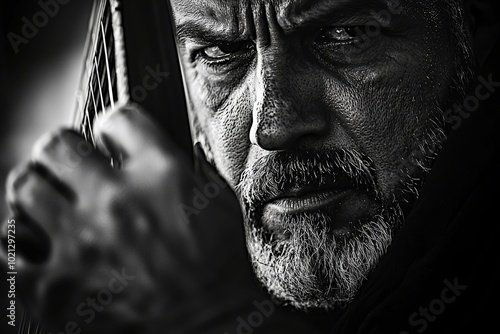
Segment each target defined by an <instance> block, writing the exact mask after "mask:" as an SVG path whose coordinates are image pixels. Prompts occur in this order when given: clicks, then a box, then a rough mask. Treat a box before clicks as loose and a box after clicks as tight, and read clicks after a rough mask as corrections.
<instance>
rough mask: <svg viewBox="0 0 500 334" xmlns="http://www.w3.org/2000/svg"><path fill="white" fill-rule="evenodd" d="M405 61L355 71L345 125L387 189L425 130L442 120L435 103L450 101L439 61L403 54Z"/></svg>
mask: <svg viewBox="0 0 500 334" xmlns="http://www.w3.org/2000/svg"><path fill="white" fill-rule="evenodd" d="M398 59H399V60H400V61H401V60H403V59H404V61H403V62H402V63H400V64H399V65H394V64H392V66H386V67H383V66H380V67H379V68H378V69H376V70H374V68H373V67H372V68H371V69H370V70H369V71H368V70H366V71H364V70H360V71H359V72H358V73H351V75H354V76H355V77H356V78H363V79H362V80H358V81H357V83H356V85H352V86H355V87H356V89H354V88H353V89H352V90H353V93H352V95H354V96H355V98H354V102H353V104H352V106H351V108H350V111H349V112H347V113H346V118H345V119H346V124H347V128H349V130H350V132H351V134H352V137H353V138H355V139H356V141H357V145H358V146H360V147H361V148H362V150H363V151H364V152H365V153H366V154H367V155H368V156H369V157H370V158H371V159H372V160H373V162H374V165H375V169H376V172H377V178H378V181H379V185H380V187H381V188H382V190H383V191H385V192H386V193H389V192H390V191H391V190H393V189H394V188H395V187H396V186H397V184H398V182H399V181H400V179H401V177H402V175H403V174H402V173H401V169H402V168H403V166H407V164H408V161H409V160H410V154H411V153H412V152H414V151H415V150H416V148H417V147H418V146H419V145H420V144H421V140H420V139H421V137H422V134H423V133H424V132H425V131H424V129H428V128H429V126H431V123H430V122H431V121H434V120H436V118H439V117H440V115H439V111H438V108H437V106H442V105H443V103H445V101H447V91H448V90H447V89H446V88H445V87H447V86H449V85H450V84H451V80H450V75H448V76H446V75H443V74H442V73H440V72H441V71H436V70H434V68H435V67H436V62H434V61H431V59H428V61H426V62H422V61H421V60H418V54H416V55H415V57H408V56H406V57H405V56H403V55H400V56H398Z"/></svg>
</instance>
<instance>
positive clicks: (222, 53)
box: [201, 41, 251, 61]
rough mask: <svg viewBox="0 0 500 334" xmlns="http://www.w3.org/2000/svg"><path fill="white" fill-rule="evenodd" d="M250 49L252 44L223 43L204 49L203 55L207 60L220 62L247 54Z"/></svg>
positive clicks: (243, 42)
mask: <svg viewBox="0 0 500 334" xmlns="http://www.w3.org/2000/svg"><path fill="white" fill-rule="evenodd" d="M250 47H251V45H250V43H249V42H246V41H241V42H228V43H221V44H218V45H213V46H209V47H207V48H204V49H203V50H202V51H201V54H202V56H203V57H204V58H205V59H207V60H212V61H220V60H225V59H228V58H230V57H232V56H234V55H236V54H239V53H242V52H245V51H246V50H248V49H250Z"/></svg>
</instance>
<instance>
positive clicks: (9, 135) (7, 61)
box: [0, 0, 500, 333]
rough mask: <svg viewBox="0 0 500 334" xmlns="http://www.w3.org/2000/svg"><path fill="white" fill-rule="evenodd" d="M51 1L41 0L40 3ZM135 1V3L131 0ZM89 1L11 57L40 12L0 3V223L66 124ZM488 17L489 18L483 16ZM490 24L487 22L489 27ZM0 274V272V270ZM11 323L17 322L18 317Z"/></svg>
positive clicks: (490, 38)
mask: <svg viewBox="0 0 500 334" xmlns="http://www.w3.org/2000/svg"><path fill="white" fill-rule="evenodd" d="M53 1H55V0H42V2H43V3H47V2H53ZM137 1H140V0H137ZM91 2H92V1H90V0H69V2H68V3H67V4H64V5H60V6H59V12H58V13H57V14H56V15H55V16H54V17H52V18H49V20H48V22H47V24H46V25H44V26H43V27H40V28H38V30H39V31H38V33H37V34H36V36H34V37H33V38H30V39H29V42H28V43H27V44H21V45H19V52H17V53H16V52H15V50H14V48H13V46H12V45H11V42H10V41H9V39H8V35H9V33H14V34H17V35H19V36H22V29H23V25H24V23H23V21H22V19H23V17H26V19H27V20H28V21H30V22H32V21H33V15H35V14H36V13H38V12H39V11H41V10H42V8H41V6H40V5H39V0H16V1H15V0H9V1H7V0H0V35H1V36H2V42H1V43H0V110H1V113H0V116H1V118H0V119H1V121H0V154H1V155H0V219H1V220H5V219H7V217H8V215H9V213H8V211H7V208H6V204H5V203H4V201H3V198H4V195H5V191H4V189H5V187H4V184H5V179H6V176H7V174H8V171H9V170H10V169H11V168H13V167H14V166H16V165H17V164H19V163H20V162H22V161H24V160H26V159H27V158H28V157H29V152H30V150H31V147H32V145H33V143H34V142H35V141H36V140H37V139H38V138H39V137H40V136H41V135H43V134H44V133H46V132H50V131H52V130H54V129H57V128H58V127H60V126H68V125H70V120H71V115H72V111H73V107H74V100H75V98H74V96H75V90H76V88H77V84H78V79H79V75H80V72H81V64H82V60H83V50H84V47H85V37H86V33H87V24H88V18H89V15H90V7H91ZM488 2H490V3H491V4H495V6H496V8H497V10H496V11H495V10H491V9H489V8H488V9H485V10H484V13H485V15H484V16H483V18H482V20H483V23H484V24H485V27H484V28H481V29H486V28H487V29H488V31H489V32H488V33H485V34H482V36H483V37H482V41H481V45H482V47H481V48H480V49H479V55H480V56H481V58H484V57H485V56H486V55H487V54H488V53H489V50H490V48H491V46H492V45H493V42H494V41H495V38H496V36H497V34H498V31H499V30H498V29H495V30H493V31H495V32H496V33H495V34H492V33H491V32H490V31H491V30H490V28H491V25H493V24H496V26H497V27H498V26H499V25H498V20H495V19H496V18H498V16H497V13H498V6H499V4H500V1H498V0H494V1H486V0H485V1H477V3H478V4H479V6H480V7H481V6H482V5H481V3H483V4H484V5H483V6H487V3H488ZM488 16H490V17H488ZM490 21H491V22H495V21H496V22H495V23H491V24H490V23H489V22H490ZM2 270H3V269H2ZM0 277H1V278H2V284H0V300H1V301H2V303H1V305H0V309H1V310H2V311H1V312H0V333H17V329H15V330H12V329H11V328H9V327H7V326H6V323H7V319H6V317H5V313H4V312H5V309H6V307H4V305H5V300H6V289H5V288H4V286H3V284H4V274H0ZM17 320H18V321H19V320H20V314H18V318H17Z"/></svg>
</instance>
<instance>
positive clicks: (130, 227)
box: [7, 106, 259, 333]
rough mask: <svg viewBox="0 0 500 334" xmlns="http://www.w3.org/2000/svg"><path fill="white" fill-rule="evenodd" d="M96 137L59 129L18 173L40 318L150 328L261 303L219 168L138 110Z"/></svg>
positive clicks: (25, 277) (24, 258) (20, 214)
mask: <svg viewBox="0 0 500 334" xmlns="http://www.w3.org/2000/svg"><path fill="white" fill-rule="evenodd" d="M95 139H96V142H97V148H95V149H94V148H93V147H92V146H91V145H90V144H88V143H87V142H86V141H84V139H83V138H82V137H81V136H80V135H79V134H77V133H75V132H74V131H71V130H63V131H60V132H58V133H56V134H53V135H51V136H49V137H47V138H45V139H42V140H41V141H40V142H39V143H38V144H37V145H36V146H35V148H34V150H33V156H32V160H31V162H29V163H27V164H26V165H24V166H21V167H20V168H18V169H17V170H15V171H14V172H12V173H11V175H10V177H9V180H8V185H7V192H8V195H7V197H8V198H7V199H8V201H9V203H10V206H11V209H12V211H13V213H14V214H15V217H16V226H17V236H16V238H17V240H18V241H17V244H18V247H17V251H18V252H17V263H16V266H17V271H18V276H17V284H18V289H19V290H20V291H21V292H22V293H23V297H24V298H25V299H26V301H27V303H28V304H29V305H30V307H31V309H32V312H33V314H34V315H35V316H36V317H38V318H40V319H42V320H43V321H44V324H45V325H47V326H48V327H49V328H51V329H54V330H57V331H62V332H68V331H71V332H78V331H77V330H78V329H83V332H87V331H88V332H92V333H101V332H102V333H105V332H106V333H112V332H120V328H128V329H130V328H132V327H131V326H136V327H138V328H141V330H142V332H146V331H145V330H144V328H145V327H144V326H146V325H145V324H147V323H148V322H154V321H156V320H155V319H159V320H160V322H161V323H162V329H164V330H167V329H169V328H177V330H178V329H179V326H180V327H182V326H186V323H188V322H193V321H195V319H194V318H196V313H197V312H202V311H203V312H205V315H207V310H210V309H213V312H224V311H225V310H224V308H226V307H229V308H234V307H237V306H238V305H240V304H244V303H248V302H249V301H251V300H253V299H252V298H254V297H255V296H256V295H257V294H258V293H259V292H258V288H257V286H256V284H255V283H254V281H253V276H252V274H251V268H250V265H249V261H248V258H247V253H246V249H245V246H244V245H245V242H244V236H243V227H242V226H243V224H242V222H241V212H240V208H239V205H238V203H237V200H236V198H235V196H234V194H233V193H232V192H231V191H230V189H229V187H228V186H226V184H225V183H224V182H223V181H222V179H220V178H219V177H218V176H217V175H216V174H215V171H214V170H212V169H211V166H209V165H208V164H206V163H203V162H202V168H201V169H202V170H204V171H205V173H204V174H205V176H207V177H206V178H204V177H200V176H195V175H194V172H193V170H192V168H191V167H190V166H188V164H187V163H185V161H184V159H183V157H182V154H181V152H179V151H178V149H177V148H176V147H175V146H174V145H173V144H172V143H171V142H169V140H168V139H167V138H166V137H164V136H163V135H162V133H161V131H160V130H159V129H158V128H157V127H156V126H155V124H154V123H153V122H152V121H151V120H150V119H149V118H148V117H146V115H145V114H144V113H143V112H141V111H139V110H137V109H135V108H134V107H131V106H127V107H123V108H121V109H118V110H116V111H113V112H111V113H108V114H107V115H105V116H102V117H101V119H100V120H99V121H98V122H97V123H96V125H95ZM110 158H114V159H115V160H116V159H117V160H119V161H120V162H121V167H120V168H113V167H111V165H110V163H109V161H110ZM202 174H203V173H202ZM207 174H208V175H207ZM207 192H208V194H207ZM203 193H206V194H207V196H205V197H204V198H203V196H201V195H200V194H203ZM196 194H198V195H196ZM195 196H198V198H195ZM195 200H198V201H200V200H202V202H203V203H202V205H200V203H198V205H196V203H194V202H193V201H195ZM217 305H220V307H219V309H218V306H217ZM193 315H194V317H192V316H193ZM180 319H183V321H181V320H180ZM179 321H181V322H183V323H179ZM176 326H177V327H176ZM141 330H139V332H141ZM180 332H182V331H180Z"/></svg>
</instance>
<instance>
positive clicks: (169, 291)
mask: <svg viewBox="0 0 500 334" xmlns="http://www.w3.org/2000/svg"><path fill="white" fill-rule="evenodd" d="M384 2H385V1H380V4H379V2H378V1H363V0H339V1H331V0H317V1H305V0H297V1H286V0H279V1H271V2H265V3H266V4H265V5H263V3H264V2H260V1H249V0H239V1H238V0H220V1H219V0H210V1H209V0H203V1H200V0H196V1H195V0H174V1H172V4H173V9H174V13H175V16H176V23H177V27H178V30H179V37H180V41H181V56H182V60H183V65H184V68H185V72H186V77H187V80H188V88H189V90H190V93H191V100H190V102H191V106H192V110H193V114H192V119H193V130H194V133H195V139H196V141H198V142H200V143H201V145H202V147H203V149H204V151H205V154H206V156H207V159H208V160H209V161H210V162H211V163H212V164H213V165H214V166H215V167H216V169H217V171H218V172H219V173H220V175H222V177H223V178H224V179H225V180H226V181H227V183H228V184H229V186H230V188H232V189H233V190H235V192H236V195H237V197H238V199H239V201H240V204H241V205H242V207H243V213H244V214H245V216H247V218H248V217H250V216H251V215H250V214H251V213H252V212H250V211H251V209H252V203H249V202H248V198H245V197H244V192H243V191H242V189H245V187H246V186H249V184H242V179H244V175H245V173H246V174H249V175H251V174H252V170H253V169H255V166H257V165H258V163H259V162H260V161H268V162H269V163H272V162H273V161H274V160H276V159H275V158H276V157H278V155H279V154H281V153H283V154H288V153H289V154H290V157H292V158H293V157H294V156H295V155H298V154H299V153H300V152H324V151H328V152H336V151H340V150H345V151H349V152H358V153H359V154H360V155H361V156H362V157H363V161H365V162H366V164H367V166H366V167H367V170H369V172H367V175H368V174H369V175H370V177H371V179H370V180H371V182H369V184H370V186H369V187H368V188H369V189H362V188H363V187H360V188H359V189H358V188H356V189H355V191H354V195H352V196H350V197H349V198H346V199H345V201H344V203H347V204H348V205H339V209H337V210H336V211H335V215H334V218H335V219H333V223H332V224H333V225H331V226H324V225H323V226H322V228H323V229H324V230H325V231H327V232H328V233H327V234H328V237H329V238H330V237H331V234H333V235H337V236H341V237H343V238H344V239H345V240H348V239H349V238H350V237H349V236H350V235H351V234H355V231H353V230H352V229H354V228H355V227H356V226H358V224H355V227H354V228H353V227H352V225H351V223H352V222H361V223H363V222H365V221H368V220H372V218H373V217H374V216H376V215H379V214H380V212H381V210H382V208H392V209H394V210H396V207H397V210H396V211H400V210H399V209H401V210H404V209H405V208H406V206H405V203H406V202H407V201H408V202H410V204H411V201H412V200H414V198H415V195H416V194H415V192H414V191H409V189H410V188H413V187H416V186H418V184H419V182H420V181H418V182H415V183H412V181H411V180H413V179H417V180H421V179H422V176H423V175H422V174H423V169H422V168H420V167H418V166H419V165H421V164H423V165H425V166H424V167H430V164H431V162H432V160H431V159H426V158H425V157H422V156H421V155H420V156H417V159H416V160H421V161H419V163H408V161H414V160H415V159H414V158H415V157H413V156H412V152H415V151H418V152H420V151H419V147H421V146H422V145H424V146H426V145H427V146H428V148H427V150H425V153H429V154H430V155H433V154H434V153H437V150H438V148H439V147H440V145H441V142H442V141H443V136H442V135H439V133H440V132H439V130H443V126H442V124H441V116H442V115H440V114H439V110H440V109H445V108H446V106H448V105H450V103H452V102H453V101H455V100H456V99H458V98H459V97H460V94H461V93H463V87H464V86H466V85H467V83H468V81H470V79H471V76H472V74H471V73H470V72H469V71H467V70H466V69H469V68H470V67H471V63H470V62H471V60H470V59H468V58H467V57H466V52H465V50H463V49H461V48H460V47H459V46H458V45H459V44H460V43H459V41H458V40H457V38H456V36H455V34H453V31H454V29H450V26H453V27H456V26H455V25H454V24H453V22H452V19H451V17H450V15H449V14H448V13H447V12H446V11H445V10H444V4H443V3H444V2H443V1H438V0H436V1H425V2H424V1H415V0H401V1H400V2H399V6H393V13H392V14H391V15H390V16H389V17H387V16H385V17H381V18H379V19H380V20H382V21H381V22H383V24H381V25H383V26H384V28H383V29H382V30H381V32H380V33H377V34H374V35H373V36H372V37H370V38H369V39H368V41H365V42H363V43H358V44H353V41H352V36H351V34H347V35H346V30H345V29H343V28H342V27H346V26H349V27H352V26H355V27H358V26H364V25H366V24H367V23H369V22H371V21H372V20H373V12H372V11H371V10H373V11H375V13H376V12H378V11H380V10H384V9H386V10H387V4H386V3H384ZM309 4H312V5H309ZM319 16H321V18H320V17H319ZM189 22H191V23H189ZM193 22H195V23H196V24H195V25H194V26H193ZM336 28H340V29H339V30H336ZM349 31H350V30H349ZM464 36H465V35H464ZM464 36H462V38H463V39H464V40H466V38H465V37H464ZM339 39H342V40H343V42H339ZM221 43H222V44H223V45H222V47H220V46H219V45H221ZM462 44H463V43H462ZM450 87H455V89H452V88H450ZM130 108H132V107H129V108H125V109H123V110H121V111H118V112H116V113H111V114H108V116H107V118H103V119H108V121H109V122H108V123H107V124H108V125H107V126H104V125H103V124H98V125H97V127H96V131H97V133H96V136H97V138H104V140H103V141H100V142H99V146H98V148H97V149H96V150H92V152H91V153H90V154H88V155H85V156H81V157H80V158H81V159H77V161H79V162H81V163H78V164H77V165H76V166H73V168H70V169H69V170H67V169H65V168H63V169H61V168H60V161H61V159H62V160H63V161H66V160H67V159H68V156H67V154H68V150H67V147H68V146H69V147H73V149H77V148H78V145H79V143H80V142H81V141H82V138H81V137H80V136H78V135H76V134H75V133H73V132H68V131H62V132H60V133H58V134H56V135H53V136H51V137H50V138H51V139H50V140H43V141H41V142H40V143H39V144H38V145H37V146H36V149H35V150H34V154H33V157H32V160H31V162H30V163H28V164H26V165H24V166H22V167H21V168H20V169H18V170H16V171H14V172H13V173H12V175H11V177H10V178H9V182H8V186H7V187H8V194H9V195H8V201H9V202H10V203H11V207H12V210H13V213H14V214H15V215H16V216H17V217H18V218H19V219H18V225H19V226H20V227H19V228H20V229H23V230H27V229H29V228H31V229H33V230H35V231H43V233H44V234H45V235H46V237H45V238H37V242H40V243H44V244H45V245H47V244H48V245H50V249H51V251H50V252H49V253H48V255H47V257H46V258H45V259H44V261H34V260H33V259H32V256H33V254H31V257H30V255H29V254H25V255H23V256H20V257H19V262H18V271H19V273H20V274H19V277H22V279H20V280H19V286H20V287H22V290H23V291H24V295H25V298H26V299H27V300H28V301H29V302H30V303H31V305H32V308H33V311H34V312H35V314H37V315H39V316H41V317H43V318H45V319H47V320H48V321H49V322H50V321H52V324H54V325H55V326H54V327H56V328H57V329H60V328H62V327H63V326H64V324H65V323H66V321H68V320H71V319H73V318H74V317H75V311H74V310H75V309H76V308H77V306H78V304H79V303H81V302H82V301H84V300H85V299H86V298H87V297H89V296H95V295H96V294H97V293H98V292H99V291H100V289H103V288H105V287H106V286H107V285H108V284H109V281H110V279H111V278H112V277H113V276H112V271H113V270H115V271H118V272H120V271H121V270H122V269H123V268H125V271H126V273H128V274H129V275H132V276H135V278H134V280H132V281H131V282H130V285H131V286H133V287H131V288H130V289H128V290H124V292H123V293H121V294H119V297H117V298H118V300H119V302H116V303H112V304H110V306H109V307H107V308H105V310H104V311H103V313H99V315H98V316H97V317H96V319H95V321H93V322H91V323H90V324H88V326H89V327H88V330H90V331H91V332H94V333H99V332H107V333H109V332H112V331H111V329H110V328H109V327H107V326H109V325H110V324H120V325H124V326H125V325H129V324H130V323H132V324H134V325H137V326H139V327H142V329H144V328H147V326H154V325H158V323H154V322H152V321H147V323H146V324H145V323H144V322H143V317H144V315H145V314H149V315H152V317H155V319H156V317H158V318H161V321H160V322H159V323H162V328H163V329H168V328H172V329H175V326H174V324H175V320H174V319H173V318H175V314H174V315H172V313H171V311H172V310H181V311H179V312H180V314H179V317H182V318H183V319H186V318H189V314H190V313H192V314H196V313H197V312H198V311H199V310H200V309H210V308H211V307H213V306H214V303H213V294H215V295H218V296H219V298H220V299H225V298H227V299H228V300H229V299H232V298H233V299H234V298H235V296H237V298H239V297H238V296H241V295H242V294H241V291H249V293H248V295H250V297H247V296H246V295H245V296H241V300H242V301H241V302H240V301H238V302H234V301H233V302H229V303H227V305H235V304H237V305H238V304H241V303H243V304H244V303H245V302H248V301H250V302H251V301H252V300H253V298H255V297H254V296H256V295H258V292H257V286H256V284H255V283H254V282H253V280H252V276H251V274H250V265H249V263H248V261H247V257H246V253H245V250H244V247H243V246H244V239H243V231H242V225H243V224H241V223H240V220H241V216H240V212H239V211H238V205H237V204H236V203H237V202H236V201H235V199H234V198H233V197H232V196H233V195H232V193H230V192H228V191H221V193H222V197H217V199H216V200H214V201H212V202H211V204H210V208H209V209H208V211H207V212H205V213H204V214H203V215H200V216H195V217H191V219H192V220H193V221H194V222H191V224H188V225H186V224H185V220H184V219H183V218H185V217H183V216H182V214H181V212H180V210H178V206H179V203H186V201H188V202H187V203H189V200H190V199H189V194H191V196H192V193H191V191H190V190H191V189H193V188H195V187H196V186H197V184H198V185H199V184H200V182H202V181H201V180H199V179H196V178H195V177H194V176H193V172H192V170H191V169H190V168H189V167H188V166H186V165H185V164H184V162H183V161H181V160H180V159H179V158H178V155H177V154H176V150H175V148H174V147H173V146H172V145H171V144H170V143H169V142H168V140H167V139H166V138H165V137H164V136H163V135H162V134H160V133H159V131H158V129H157V128H156V126H155V125H154V124H152V122H151V121H150V120H148V118H147V117H146V116H144V115H143V114H142V113H140V112H137V111H130V110H128V109H130ZM110 156H115V157H116V156H121V157H123V160H124V164H123V168H122V169H119V170H116V169H112V168H111V167H110V166H109V164H108V163H107V158H109V157H110ZM266 158H267V160H262V159H266ZM58 161H59V163H58ZM420 162H421V163H420ZM256 164H257V165H256ZM207 168H209V167H207ZM54 180H57V181H54ZM257 181H262V180H257ZM261 183H262V182H261ZM303 183H304V184H305V183H307V182H303ZM304 184H302V185H304ZM202 186H203V185H202ZM249 187H250V189H253V188H251V185H250V186H249ZM255 189H256V188H255ZM274 190H276V189H274ZM365 190H366V191H365ZM307 191H311V190H310V189H309V190H307ZM259 195H261V194H258V193H257V194H256V197H255V200H256V201H257V202H258V199H259V198H260V197H259ZM278 195H279V194H278ZM281 195H283V194H281ZM336 203H337V202H336ZM254 204H255V203H254ZM337 204H338V203H337ZM391 205H392V206H391ZM256 207H258V208H260V209H261V211H258V210H257V211H256V212H257V213H258V214H260V215H262V212H263V211H262V210H263V208H264V204H263V203H257V204H256ZM254 208H255V207H254ZM124 212H125V214H124ZM325 212H327V213H328V212H330V211H327V210H326V211H325ZM253 213H255V212H253ZM323 213H324V212H323ZM264 215H265V214H264ZM278 216H279V219H276V218H273V217H274V216H273V215H272V214H270V215H269V217H262V216H259V217H253V220H252V219H251V218H250V219H247V220H246V224H245V227H246V229H247V234H248V235H247V237H248V238H249V239H248V240H247V242H248V243H249V246H250V249H251V250H252V247H251V246H252V242H253V241H255V240H252V239H251V235H250V234H249V232H251V231H252V227H256V226H257V225H259V227H260V225H262V224H263V222H264V221H267V223H266V224H267V225H266V224H264V225H265V226H264V228H266V229H267V231H266V233H268V234H269V235H271V238H275V239H278V240H286V239H287V238H288V237H289V236H288V235H286V233H284V231H283V230H289V231H293V229H292V228H291V227H290V226H289V225H290V224H292V222H296V221H294V220H292V219H286V218H287V217H286V215H285V216H280V215H278ZM28 217H29V218H28ZM283 218H284V219H283ZM300 218H301V217H300V216H299V220H298V222H301V221H300ZM302 218H303V217H302ZM277 220H279V221H280V222H281V224H282V225H281V226H280V224H279V223H277V222H276V221H277ZM205 221H208V222H210V224H203V222H205ZM214 222H215V223H214ZM398 222H399V221H398V220H394V222H392V224H390V226H388V229H389V231H388V232H389V234H391V233H392V232H395V231H396V225H397V223H398ZM287 224H288V226H287ZM253 225H255V226H253ZM314 229H315V228H313V230H314ZM386 232H387V231H386ZM24 233H26V235H27V234H29V232H27V231H25V232H24ZM26 235H25V237H26V238H28V237H27V236H26ZM269 235H268V236H269ZM40 239H43V240H40ZM296 239H298V241H297V240H296V242H300V238H296ZM340 245H342V243H340ZM379 255H381V254H379ZM377 260H378V258H376V259H373V265H376V262H377ZM228 266H229V268H231V270H230V271H229V272H228V270H227V268H228ZM224 268H226V269H224ZM371 268H372V266H368V267H367V268H365V269H364V270H365V272H362V276H363V275H365V274H366V273H367V272H368V271H369V270H370V269H371ZM260 278H261V279H262V280H263V281H264V282H265V277H264V278H263V277H260ZM235 282H236V283H235ZM63 283H64V284H63ZM268 283H269V282H268ZM357 284H359V282H356V285H357ZM268 288H270V290H273V289H272V287H269V286H268ZM298 288H299V289H300V287H298ZM333 288H334V289H333V290H335V287H333ZM59 296H64V297H67V298H62V300H61V298H59ZM279 296H280V297H283V298H285V299H287V298H288V299H289V301H291V302H292V303H293V299H294V298H295V297H296V296H293V294H291V295H287V294H286V293H285V294H281V295H279ZM245 298H249V299H248V300H247V299H245ZM193 299H196V300H197V303H196V306H195V309H193V308H190V307H193V306H192V304H191V303H190V302H189V301H192V300H193ZM146 304H147V305H148V307H150V308H149V309H148V308H146V309H145V308H144V305H146ZM221 304H222V303H221ZM305 304H307V303H305ZM305 304H304V303H302V304H297V306H299V307H300V306H304V305H305ZM47 305H51V306H54V307H56V309H57V310H56V312H53V310H50V309H47ZM311 306H312V307H316V306H320V307H325V305H323V304H321V305H316V304H314V303H312V304H311ZM329 306H330V305H326V307H329ZM44 311H45V312H44ZM51 311H52V312H51ZM213 311H214V312H215V313H217V312H218V311H220V310H217V309H214V310H213ZM169 312H170V313H169ZM222 312H223V311H222ZM165 314H167V315H166V316H165ZM170 316H171V317H170ZM80 320H81V318H80ZM186 323H188V322H186ZM61 326H62V327H61ZM118 328H119V327H118V326H113V329H114V330H117V331H118V332H119V330H118ZM139 332H141V331H139ZM142 332H143V333H144V332H146V331H145V330H143V331H142ZM288 332H291V331H288Z"/></svg>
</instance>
